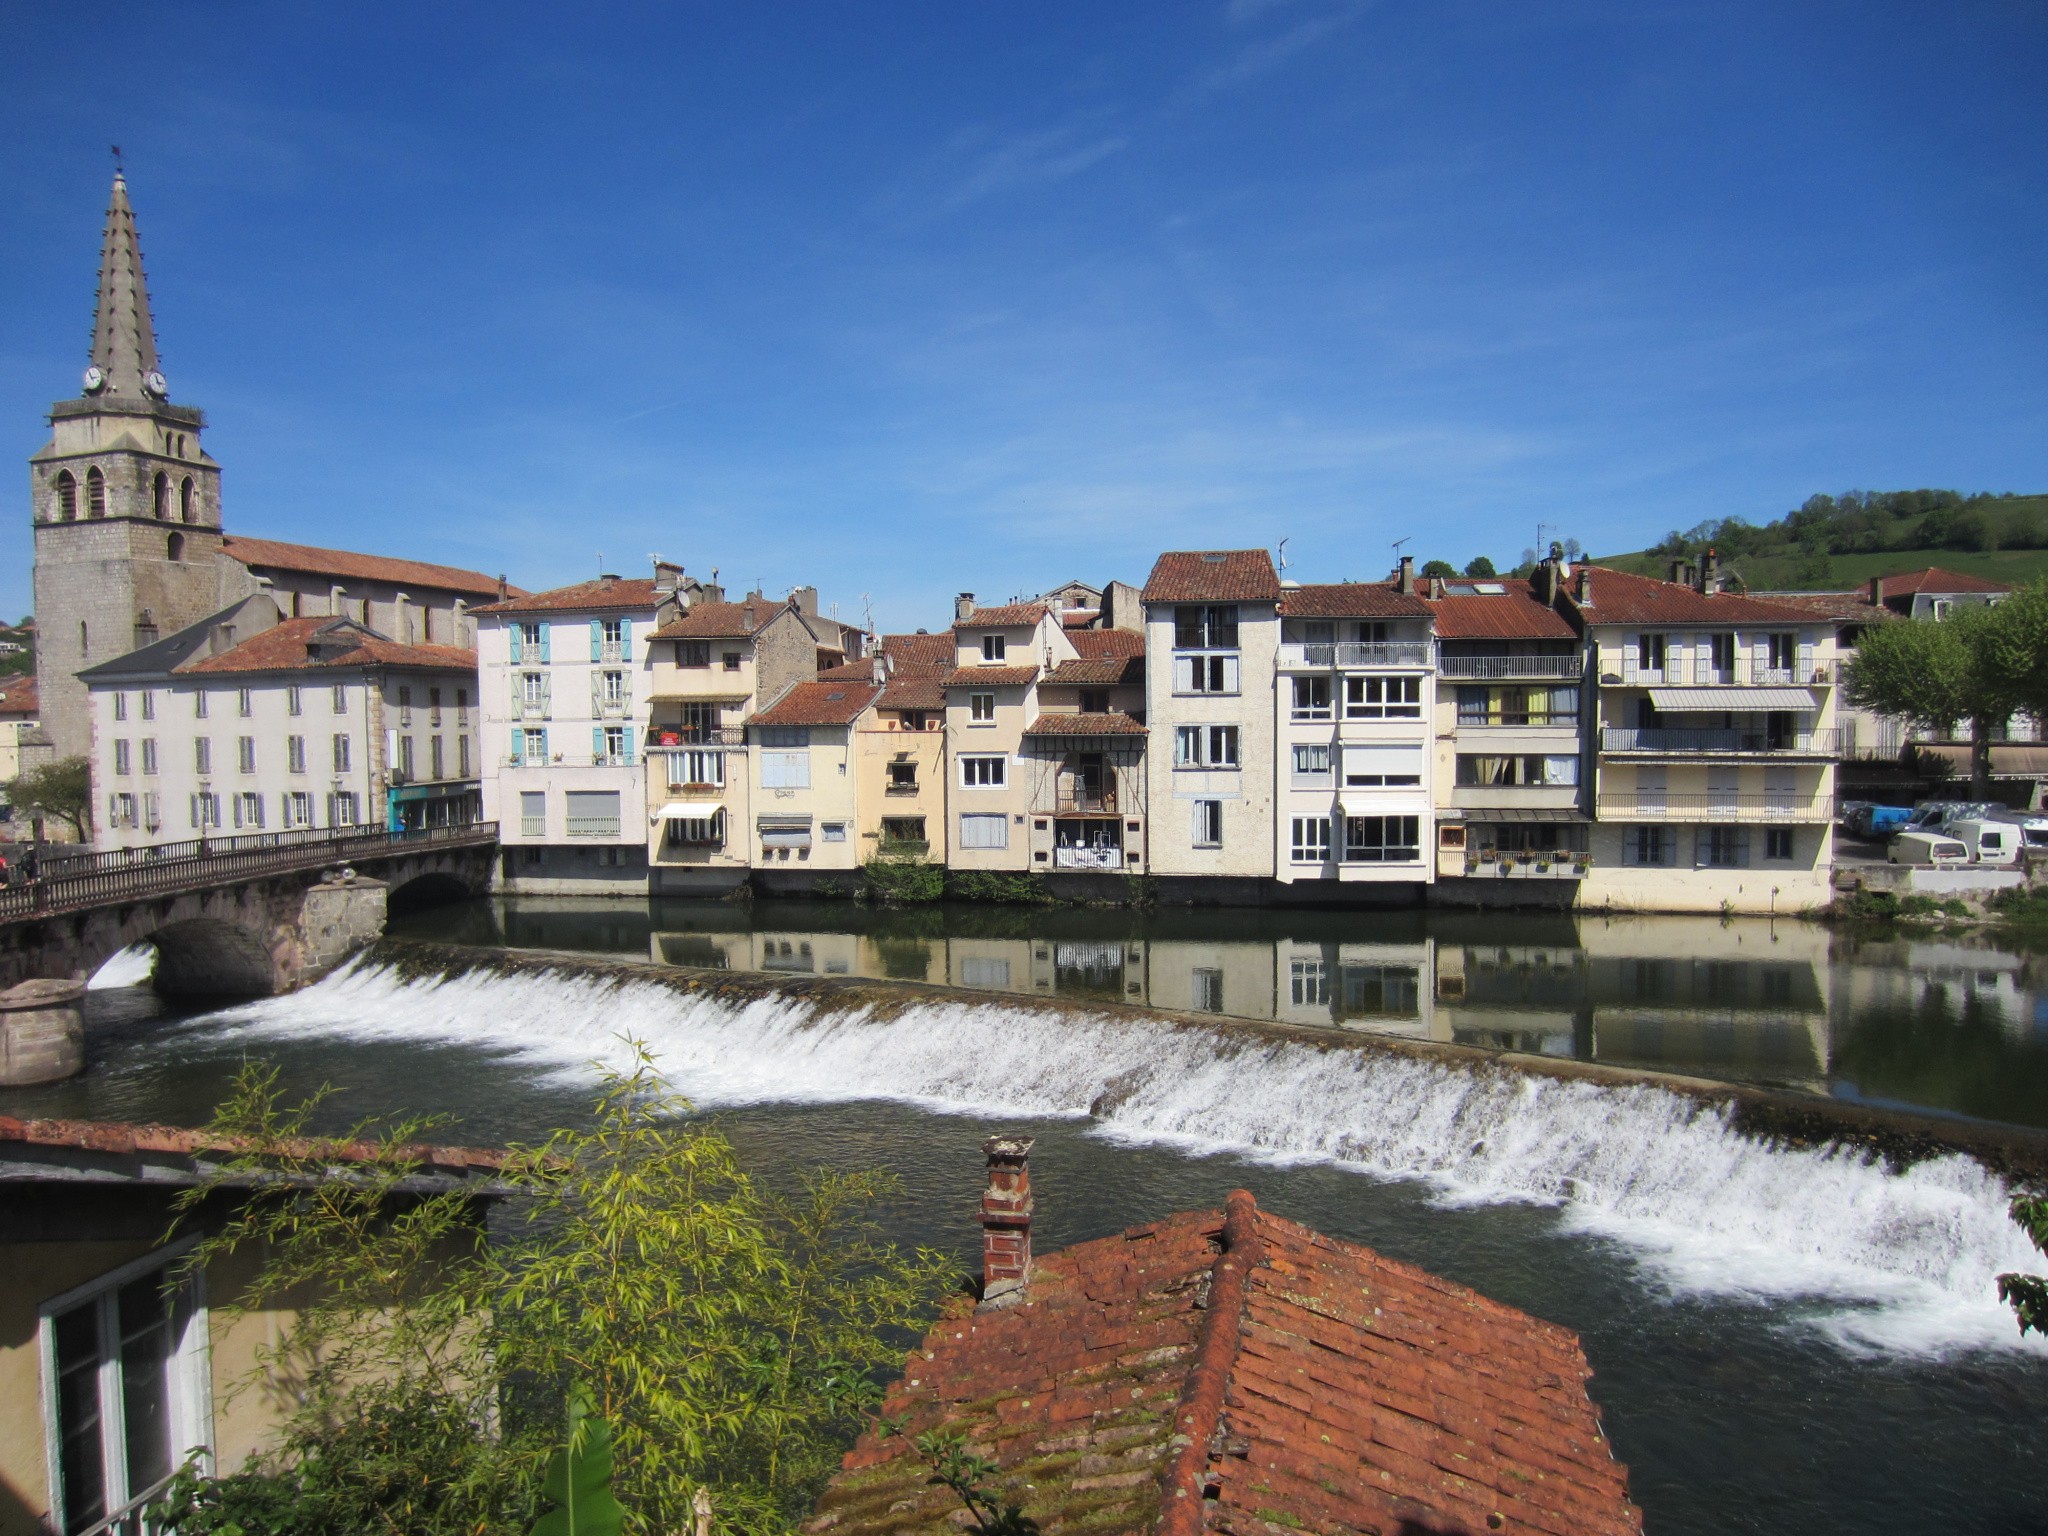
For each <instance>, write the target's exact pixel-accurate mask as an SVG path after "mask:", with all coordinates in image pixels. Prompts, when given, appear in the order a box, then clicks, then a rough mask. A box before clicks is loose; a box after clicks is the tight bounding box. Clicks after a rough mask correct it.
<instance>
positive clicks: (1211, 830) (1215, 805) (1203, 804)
mask: <svg viewBox="0 0 2048 1536" xmlns="http://www.w3.org/2000/svg"><path fill="white" fill-rule="evenodd" d="M1195 846H1196V847H1197V848H1221V847H1222V846H1223V802H1222V801H1221V800H1197V801H1196V802H1195Z"/></svg>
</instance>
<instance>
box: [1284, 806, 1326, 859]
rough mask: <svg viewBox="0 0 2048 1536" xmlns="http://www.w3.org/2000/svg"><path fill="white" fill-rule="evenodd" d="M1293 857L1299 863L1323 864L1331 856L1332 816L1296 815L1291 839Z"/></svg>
mask: <svg viewBox="0 0 2048 1536" xmlns="http://www.w3.org/2000/svg"><path fill="white" fill-rule="evenodd" d="M1291 847H1292V857H1293V860H1294V862H1295V863H1297V864H1322V863H1326V862H1328V860H1329V857H1330V818H1329V817H1327V816H1296V817H1295V818H1294V835H1293V838H1292V839H1291Z"/></svg>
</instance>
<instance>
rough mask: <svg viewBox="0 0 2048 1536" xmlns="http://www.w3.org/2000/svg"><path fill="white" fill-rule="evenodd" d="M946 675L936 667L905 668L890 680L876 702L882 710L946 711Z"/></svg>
mask: <svg viewBox="0 0 2048 1536" xmlns="http://www.w3.org/2000/svg"><path fill="white" fill-rule="evenodd" d="M944 676H945V674H944V673H942V672H940V671H939V670H938V669H937V668H936V667H911V668H905V669H904V670H903V671H901V672H899V673H897V674H896V676H894V677H892V678H890V679H889V686H888V687H886V688H884V689H883V690H882V696H881V698H879V699H877V700H876V701H875V703H876V707H877V708H880V709H944V708H945V707H946V690H945V688H944V686H943V683H942V680H943V678H944Z"/></svg>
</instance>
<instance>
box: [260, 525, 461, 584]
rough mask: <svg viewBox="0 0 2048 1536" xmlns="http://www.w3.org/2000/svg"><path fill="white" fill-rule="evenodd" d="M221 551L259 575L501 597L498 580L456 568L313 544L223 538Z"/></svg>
mask: <svg viewBox="0 0 2048 1536" xmlns="http://www.w3.org/2000/svg"><path fill="white" fill-rule="evenodd" d="M220 543H221V548H222V550H224V551H225V552H226V554H227V556H228V558H229V559H231V560H238V561H240V562H241V563H242V564H243V565H247V566H253V567H255V568H256V569H258V570H263V569H268V570H274V571H303V572H306V573H308V574H310V575H315V576H340V577H343V578H347V579H354V580H358V581H388V582H391V583H393V584H395V585H397V586H401V587H435V588H438V589H440V590H441V591H444V592H467V593H471V594H474V595H480V596H484V597H493V598H494V597H496V596H497V595H498V578H497V577H495V576H486V575H484V574H483V572H481V571H465V570H463V569H462V568H461V567H460V566H454V565H429V564H428V563H427V562H426V561H424V560H394V559H392V558H390V557H389V556H386V555H358V554H354V553H352V552H351V551H349V550H346V549H320V548H317V547H315V546H314V545H311V544H281V543H279V542H278V541H277V540H275V539H250V538H244V537H243V536H242V535H241V534H238V533H224V534H222V535H221V540H220Z"/></svg>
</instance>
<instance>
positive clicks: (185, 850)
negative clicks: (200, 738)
mask: <svg viewBox="0 0 2048 1536" xmlns="http://www.w3.org/2000/svg"><path fill="white" fill-rule="evenodd" d="M497 840H498V824H497V823H496V822H495V821H473V822H469V823H467V824H466V825H463V826H454V827H427V828H424V829H422V830H421V831H417V832H390V831H386V830H385V829H383V828H381V827H366V828H360V829H357V830H355V831H351V832H344V833H335V832H332V831H297V832H256V833H249V834H245V835H243V836H239V837H208V838H193V839H189V840H187V841H185V842H180V843H151V844H148V845H146V846H144V847H140V848H116V849H111V850H109V851H107V852H105V853H95V854H92V855H90V856H89V857H83V858H77V859H71V860H67V861H66V862H65V863H64V864H63V865H62V866H61V867H60V868H54V869H52V870H51V871H50V873H49V874H47V875H44V876H41V877H39V878H37V879H35V880H31V881H29V882H28V883H27V884H25V885H15V886H7V887H5V888H0V922H4V921H6V920H8V919H13V918H23V917H37V916H41V915H43V914H46V913H55V912H72V911H77V910H80V909H82V908H87V907H99V906H105V905H107V904H109V903H111V902H117V901H135V900H140V899H142V898H144V897H149V896H166V895H175V894H177V893H179V892H181V891H190V890H202V889H204V888H205V887H207V886H211V885H225V884H228V883H230V882H232V881H235V880H246V879H253V878H256V877H258V876H261V875H274V874H285V873H289V872H290V871H292V870H298V869H315V868H318V867H320V866H321V865H323V864H346V863H350V862H353V861H356V860H363V859H373V858H380V857H389V856H390V855H392V854H394V853H410V852H412V851H413V850H415V849H420V848H436V847H451V846H453V847H470V846H474V845H476V844H479V843H495V842H496V841H497Z"/></svg>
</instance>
